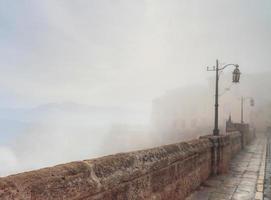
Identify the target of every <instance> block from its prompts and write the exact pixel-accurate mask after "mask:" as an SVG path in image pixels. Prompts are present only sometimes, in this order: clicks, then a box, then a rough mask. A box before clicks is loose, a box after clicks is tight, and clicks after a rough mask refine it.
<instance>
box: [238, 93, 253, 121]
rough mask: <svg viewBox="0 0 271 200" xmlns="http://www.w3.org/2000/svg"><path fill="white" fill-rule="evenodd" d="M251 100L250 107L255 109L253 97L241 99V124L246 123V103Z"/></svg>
mask: <svg viewBox="0 0 271 200" xmlns="http://www.w3.org/2000/svg"><path fill="white" fill-rule="evenodd" d="M246 100H250V106H251V107H253V106H254V104H255V102H254V99H253V98H252V97H241V123H242V124H243V123H244V102H245V101H246Z"/></svg>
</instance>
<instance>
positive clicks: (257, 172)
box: [186, 138, 266, 200]
mask: <svg viewBox="0 0 271 200" xmlns="http://www.w3.org/2000/svg"><path fill="white" fill-rule="evenodd" d="M265 144H266V140H265V139H261V138H258V139H256V140H255V141H254V142H253V144H251V145H249V146H247V147H246V148H245V149H244V150H242V151H241V152H240V153H239V154H237V155H236V156H235V158H234V159H233V160H232V162H231V165H230V170H229V173H227V174H226V175H220V176H217V177H211V178H210V179H209V180H207V181H206V182H205V183H204V184H203V185H202V186H201V187H200V188H199V190H197V191H196V192H194V193H193V194H192V195H191V196H190V197H188V198H187V199H186V200H226V199H227V200H228V199H231V200H252V199H253V200H254V199H255V200H256V199H257V200H258V199H263V183H264V170H265V154H266V153H265V152H266V147H265Z"/></svg>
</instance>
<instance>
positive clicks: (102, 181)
mask: <svg viewBox="0 0 271 200" xmlns="http://www.w3.org/2000/svg"><path fill="white" fill-rule="evenodd" d="M240 137H241V136H240V134H238V133H232V134H229V135H221V136H218V137H214V136H207V137H202V138H200V139H197V140H191V141H188V142H182V143H176V144H172V145H166V146H162V147H157V148H152V149H147V150H142V151H135V152H128V153H120V154H116V155H110V156H105V157H102V158H97V159H91V160H84V161H79V162H72V163H67V164H63V165H58V166H55V167H51V168H45V169H41V170H36V171H32V172H27V173H22V174H17V175H13V176H8V177H5V178H0V199H26V200H28V199H31V200H32V199H45V200H47V199H48V200H49V199H56V200H58V199H89V200H90V199H93V200H112V199H116V200H130V199H135V200H140V199H157V200H159V199H161V200H162V199H184V198H185V197H186V196H187V195H189V194H190V193H191V192H192V191H193V190H195V189H196V188H197V187H199V186H200V184H201V183H202V182H204V181H206V180H207V179H208V177H209V176H210V174H211V173H212V170H213V168H214V166H213V165H215V166H216V168H217V169H218V173H222V172H224V171H225V169H226V168H228V166H229V160H230V159H231V157H232V154H234V153H236V152H238V151H239V150H240V147H241V144H240V141H241V140H240ZM214 149H215V150H216V151H215V152H216V154H215V155H216V156H217V160H216V161H215V162H213V158H214Z"/></svg>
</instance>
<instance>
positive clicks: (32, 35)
mask: <svg viewBox="0 0 271 200" xmlns="http://www.w3.org/2000/svg"><path fill="white" fill-rule="evenodd" d="M0 25H1V30H0V43H1V45H0V55H1V59H0V68H1V73H0V84H1V91H0V93H1V102H0V107H5V106H15V107H18V106H19V107H20V106H21V107H22V106H33V105H39V104H42V103H47V102H62V101H74V102H78V103H85V104H94V105H109V104H110V105H121V106H138V107H140V106H143V105H145V106H146V107H148V106H150V102H151V99H153V97H155V96H159V95H160V94H161V93H163V92H164V91H165V90H167V89H172V88H175V87H179V86H183V85H188V84H191V83H192V84H193V83H200V84H202V83H204V82H205V80H206V77H208V76H210V75H211V74H210V73H207V72H206V71H205V67H206V66H207V65H209V66H212V65H214V64H215V59H216V58H219V59H220V60H221V62H223V63H238V64H239V65H240V69H241V71H242V72H258V71H262V70H268V68H269V63H270V62H269V57H270V55H269V52H270V50H271V40H270V35H271V2H270V1H269V0H260V1H255V0H238V1H236V0H221V1H212V0H207V1H196V0H189V1H188V0H187V1H186V0H182V1H179V0H171V1H163V0H142V1H138V0H129V1H127V0H99V1H94V0H91V1H83V0H79V1H71V0H61V1H53V0H47V1H42V2H41V1H34V0H27V1H26V0H25V1H6V0H1V1H0Z"/></svg>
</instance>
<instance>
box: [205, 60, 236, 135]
mask: <svg viewBox="0 0 271 200" xmlns="http://www.w3.org/2000/svg"><path fill="white" fill-rule="evenodd" d="M228 66H234V67H235V69H234V71H233V73H232V75H233V76H232V82H233V83H239V80H240V75H241V73H240V70H239V65H237V64H227V65H224V66H222V67H219V64H218V60H216V66H215V67H213V68H211V69H210V68H209V67H207V71H215V72H216V84H215V127H214V130H213V135H219V129H218V95H219V94H218V81H219V75H220V74H219V71H223V70H224V69H225V68H226V67H228Z"/></svg>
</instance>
